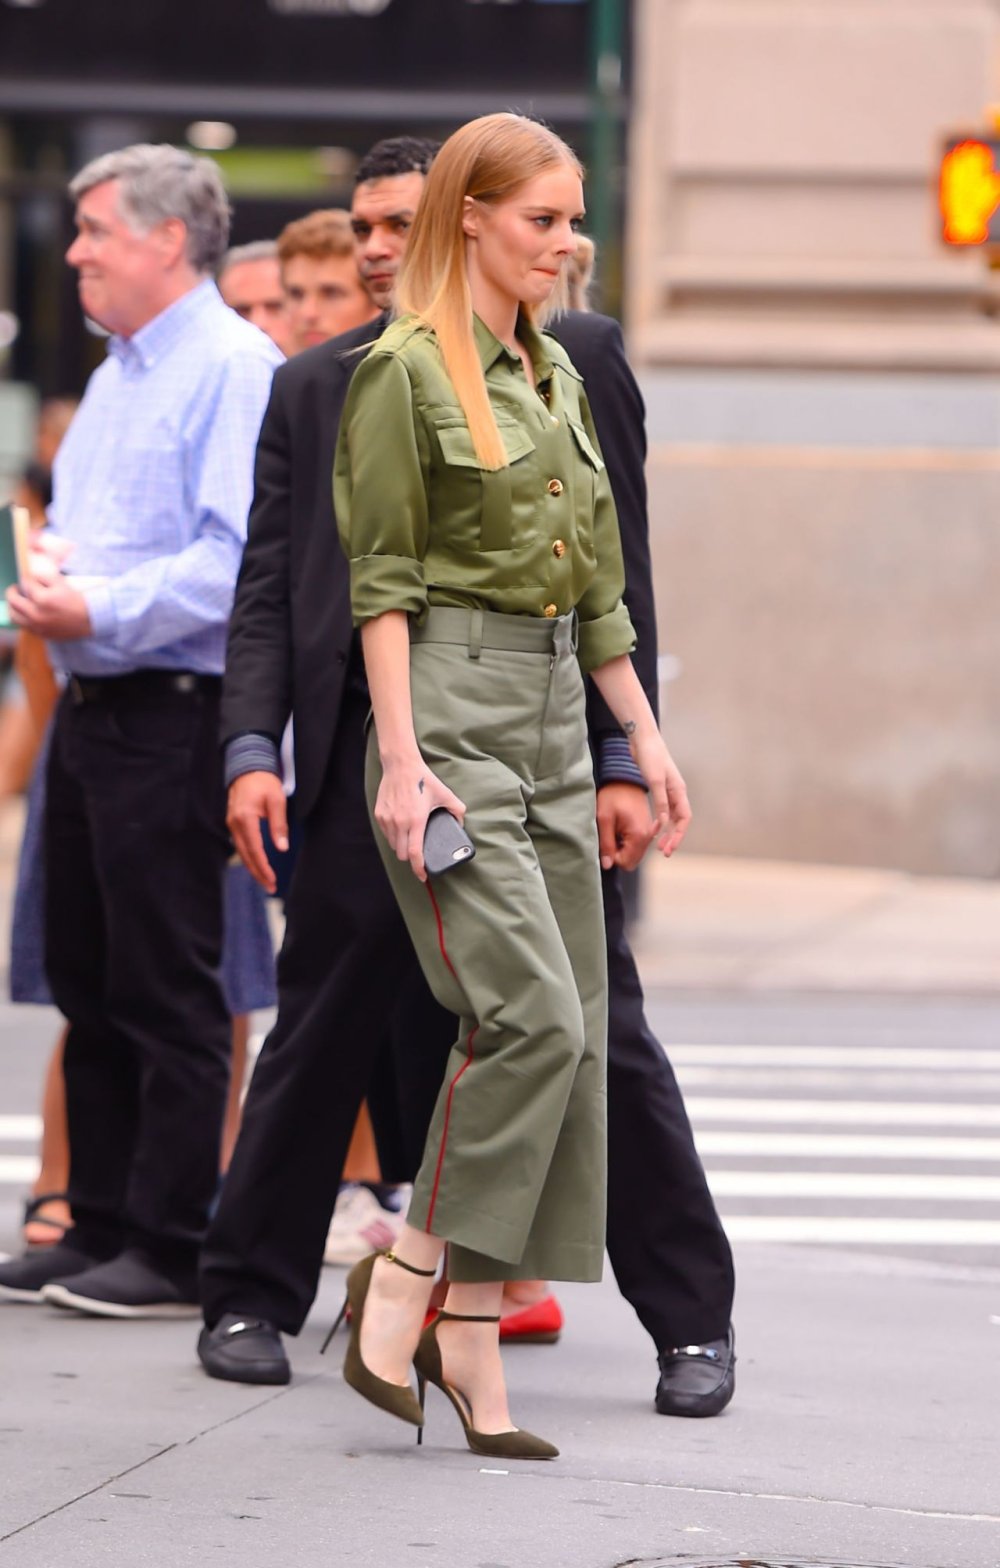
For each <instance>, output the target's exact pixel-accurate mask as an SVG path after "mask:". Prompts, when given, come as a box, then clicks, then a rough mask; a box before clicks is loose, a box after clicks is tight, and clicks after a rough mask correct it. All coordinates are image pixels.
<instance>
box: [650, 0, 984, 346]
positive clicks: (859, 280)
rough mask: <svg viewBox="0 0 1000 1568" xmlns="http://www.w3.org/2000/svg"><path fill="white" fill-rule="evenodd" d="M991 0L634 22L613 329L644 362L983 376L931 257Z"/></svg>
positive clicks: (980, 326)
mask: <svg viewBox="0 0 1000 1568" xmlns="http://www.w3.org/2000/svg"><path fill="white" fill-rule="evenodd" d="M998 51H1000V8H998V6H997V4H996V3H995V0H638V4H637V61H638V63H639V70H638V77H637V98H636V116H635V128H634V134H633V137H632V144H631V156H630V203H631V229H630V234H629V324H630V327H631V330H632V334H633V341H634V344H635V349H636V352H637V353H638V354H639V355H640V356H641V357H642V358H643V359H647V360H649V361H651V362H656V363H663V362H673V363H716V364H734V363H741V364H809V365H817V364H830V365H839V366H844V365H848V366H854V365H860V366H885V365H896V366H900V365H905V366H914V365H918V366H920V365H926V366H935V367H938V368H940V367H942V366H951V365H958V366H970V365H978V366H981V367H985V366H997V365H1000V347H998V341H997V335H996V334H994V333H992V332H990V331H989V330H988V327H987V326H986V324H985V323H984V321H983V320H982V318H981V316H979V315H978V314H977V313H976V311H975V309H973V308H970V307H972V306H974V304H975V303H976V302H977V301H979V300H981V299H982V297H983V295H984V293H986V292H988V291H989V283H988V278H987V275H986V274H985V272H984V269H983V265H982V260H981V257H980V256H979V255H977V254H968V255H958V254H956V253H954V252H946V251H945V250H944V248H943V247H942V245H941V244H940V242H939V239H938V230H937V213H936V205H935V181H934V174H935V171H936V167H937V160H938V153H939V147H940V143H941V140H942V138H943V137H944V135H945V134H947V133H949V132H951V131H952V130H956V129H957V130H964V129H968V128H978V127H980V126H981V125H982V121H983V113H984V110H985V108H986V105H987V104H989V102H990V101H991V99H993V98H994V97H995V96H997V91H998V84H997V73H996V66H997V58H998Z"/></svg>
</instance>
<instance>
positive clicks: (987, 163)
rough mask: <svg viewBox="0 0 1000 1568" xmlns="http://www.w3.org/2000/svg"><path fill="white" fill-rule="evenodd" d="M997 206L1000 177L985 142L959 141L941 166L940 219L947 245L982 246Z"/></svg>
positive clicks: (999, 201)
mask: <svg viewBox="0 0 1000 1568" xmlns="http://www.w3.org/2000/svg"><path fill="white" fill-rule="evenodd" d="M998 207H1000V174H998V173H997V170H996V166H995V164H994V162H993V151H992V148H990V147H989V146H988V145H987V143H986V142H976V141H965V142H960V143H959V145H958V146H957V147H953V148H952V149H951V151H950V152H949V153H947V154H946V155H945V158H944V161H943V162H942V164H941V216H942V217H943V219H944V237H945V239H946V241H947V242H948V244H949V245H983V244H985V242H986V241H987V240H988V239H989V233H990V219H991V218H992V216H993V214H994V213H995V212H996V210H997V208H998Z"/></svg>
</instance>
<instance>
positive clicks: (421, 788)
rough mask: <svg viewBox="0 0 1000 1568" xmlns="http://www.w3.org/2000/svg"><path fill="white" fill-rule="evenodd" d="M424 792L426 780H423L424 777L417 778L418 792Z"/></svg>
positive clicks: (419, 793)
mask: <svg viewBox="0 0 1000 1568" xmlns="http://www.w3.org/2000/svg"><path fill="white" fill-rule="evenodd" d="M423 792H424V781H423V779H418V780H417V794H418V795H422V794H423Z"/></svg>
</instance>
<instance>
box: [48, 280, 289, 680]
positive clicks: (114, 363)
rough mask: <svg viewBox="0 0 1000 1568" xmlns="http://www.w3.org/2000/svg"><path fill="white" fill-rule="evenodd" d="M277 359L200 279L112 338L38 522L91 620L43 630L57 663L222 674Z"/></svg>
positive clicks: (76, 670) (94, 671)
mask: <svg viewBox="0 0 1000 1568" xmlns="http://www.w3.org/2000/svg"><path fill="white" fill-rule="evenodd" d="M281 362H282V356H281V353H280V351H279V350H278V349H277V348H275V346H274V344H273V343H271V341H270V339H268V338H267V337H265V336H264V334H263V332H261V331H259V330H258V329H257V328H256V327H252V326H250V324H249V323H248V322H246V321H241V320H240V318H239V316H237V315H236V313H235V312H234V311H232V310H230V309H229V308H228V306H226V305H224V304H223V302H222V297H221V295H220V294H219V291H218V289H217V288H216V286H215V284H214V283H213V282H211V281H206V282H204V283H200V284H198V286H197V287H196V288H194V289H192V290H191V291H190V292H189V293H187V294H185V295H183V296H182V298H181V299H179V300H177V301H175V303H174V304H173V305H170V306H169V307H168V308H167V309H166V310H164V311H162V312H161V313H160V315H158V316H156V317H154V319H153V320H152V321H150V322H147V324H146V325H145V326H144V327H143V328H141V330H140V331H139V332H136V333H135V335H134V336H133V337H131V338H127V339H126V338H117V337H114V338H111V339H110V340H109V344H108V357H107V359H106V360H105V361H104V363H103V365H101V366H100V367H99V369H97V370H96V371H95V372H94V374H93V376H92V377H91V378H90V382H89V384H88V386H87V391H86V394H85V396H84V399H83V402H82V403H81V404H80V408H79V410H78V412H77V414H76V417H75V419H74V420H73V423H72V424H71V425H70V428H69V430H68V432H67V434H66V438H65V440H64V441H63V444H62V446H61V447H60V449H59V453H58V456H57V457H56V461H55V468H54V471H53V501H52V505H51V507H50V508H49V522H50V524H51V528H52V532H53V533H54V534H56V535H58V536H59V537H60V538H63V539H69V540H72V542H73V549H72V551H71V553H70V555H69V556H68V558H67V560H66V562H65V568H64V569H65V571H66V572H67V573H68V574H69V575H70V577H71V578H72V577H81V578H82V579H84V581H83V582H82V583H81V584H80V587H81V591H82V592H83V595H84V598H85V599H86V601H87V608H88V610H89V611H90V623H91V626H92V628H93V635H92V636H91V637H87V638H85V639H81V640H79V641H74V642H60V643H53V644H51V645H50V650H51V653H52V656H53V659H54V660H55V662H56V663H57V664H58V665H59V666H61V668H63V669H64V670H67V671H68V672H69V673H71V674H75V675H121V674H125V673H127V672H128V671H129V670H136V669H161V670H194V671H197V672H198V673H199V674H208V675H219V674H221V672H222V667H223V660H224V655H225V645H226V622H227V620H228V618H229V613H230V610H231V608H232V602H233V593H234V590H235V586H236V575H237V572H238V571H239V566H240V559H241V557H242V554H243V546H244V544H245V542H246V528H247V513H248V512H249V510H250V500H251V496H252V493H253V461H254V449H255V447H256V444H257V436H258V434H259V431H260V424H261V420H262V418H263V416H264V409H265V406H266V404H267V399H268V395H269V393H270V389H271V376H272V375H273V373H274V369H275V367H276V366H277V365H279V364H281ZM94 578H97V579H99V581H97V582H94V581H92V580H91V581H88V579H94Z"/></svg>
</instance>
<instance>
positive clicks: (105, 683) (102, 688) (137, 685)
mask: <svg viewBox="0 0 1000 1568" xmlns="http://www.w3.org/2000/svg"><path fill="white" fill-rule="evenodd" d="M221 686H222V676H221V675H196V674H195V673H194V671H193V670H132V671H130V673H129V674H128V675H71V676H70V677H69V680H68V682H67V683H66V689H67V691H68V692H69V695H70V698H71V700H72V702H73V703H74V705H75V706H76V707H78V708H79V707H82V705H83V704H84V703H85V702H114V701H115V699H116V698H119V697H124V698H126V699H128V698H140V699H141V698H143V697H154V696H156V695H158V694H160V693H163V692H181V693H191V692H196V691H203V692H218V691H219V689H220V688H221Z"/></svg>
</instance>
